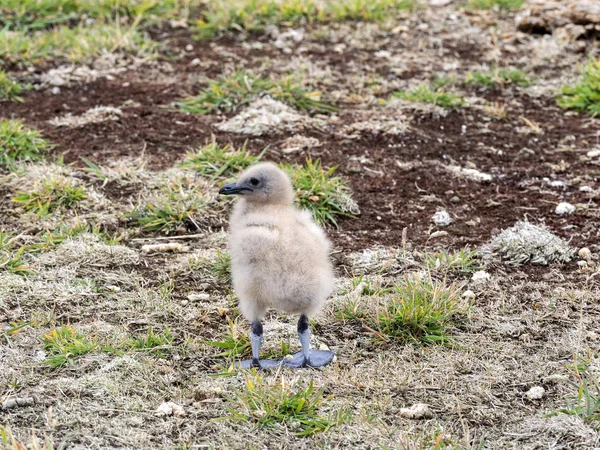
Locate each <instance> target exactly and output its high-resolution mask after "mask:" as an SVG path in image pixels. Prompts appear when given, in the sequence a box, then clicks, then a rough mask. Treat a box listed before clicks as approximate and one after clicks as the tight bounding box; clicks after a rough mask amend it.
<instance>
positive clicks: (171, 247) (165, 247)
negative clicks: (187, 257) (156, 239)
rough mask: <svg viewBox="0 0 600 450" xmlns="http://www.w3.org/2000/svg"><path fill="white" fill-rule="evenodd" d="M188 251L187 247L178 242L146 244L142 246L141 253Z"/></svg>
mask: <svg viewBox="0 0 600 450" xmlns="http://www.w3.org/2000/svg"><path fill="white" fill-rule="evenodd" d="M186 251H188V247H186V246H185V245H183V244H180V243H178V242H169V243H166V244H146V245H143V246H142V253H166V252H172V253H182V252H186Z"/></svg>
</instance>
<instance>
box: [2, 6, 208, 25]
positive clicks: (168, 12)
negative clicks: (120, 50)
mask: <svg viewBox="0 0 600 450" xmlns="http://www.w3.org/2000/svg"><path fill="white" fill-rule="evenodd" d="M189 3H190V2H189V1H187V2H186V1H178V0H148V1H139V0H118V1H115V0H2V1H1V2H0V13H1V14H0V28H7V29H13V30H14V29H27V30H40V29H46V28H49V27H52V26H57V25H61V24H64V25H69V23H72V22H80V21H81V19H82V18H84V17H85V18H93V19H99V20H101V21H102V20H105V21H108V20H112V19H113V18H117V17H118V18H120V19H122V18H128V19H130V20H136V21H140V20H142V19H145V20H147V19H152V18H153V17H157V18H161V19H164V18H169V19H170V18H174V17H177V16H180V15H184V16H187V8H188V5H189ZM196 3H198V2H194V4H196Z"/></svg>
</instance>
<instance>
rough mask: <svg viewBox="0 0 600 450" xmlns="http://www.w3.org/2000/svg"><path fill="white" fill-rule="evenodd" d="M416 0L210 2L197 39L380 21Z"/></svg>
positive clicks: (204, 13) (197, 26)
mask: <svg viewBox="0 0 600 450" xmlns="http://www.w3.org/2000/svg"><path fill="white" fill-rule="evenodd" d="M418 6H419V2H418V0H330V1H327V2H320V1H315V0H279V1H275V0H237V1H229V2H213V3H209V6H208V8H206V10H205V11H204V12H203V18H202V19H201V20H198V21H197V23H196V26H195V30H196V36H197V38H198V39H210V38H213V37H215V36H217V35H219V34H221V33H223V32H225V31H240V30H244V31H247V32H252V31H263V30H265V29H266V27H267V26H269V25H277V26H299V25H303V24H311V23H331V22H342V21H350V20H356V21H369V22H379V21H383V20H385V19H388V18H389V17H391V16H393V15H394V13H396V12H397V11H402V10H412V9H415V8H416V7H418Z"/></svg>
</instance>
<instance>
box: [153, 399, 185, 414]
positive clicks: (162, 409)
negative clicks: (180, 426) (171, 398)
mask: <svg viewBox="0 0 600 450" xmlns="http://www.w3.org/2000/svg"><path fill="white" fill-rule="evenodd" d="M155 415H157V416H177V417H183V416H185V410H184V409H183V407H182V406H181V405H178V404H177V403H175V402H165V403H163V404H161V405H160V406H159V407H158V408H156V411H155Z"/></svg>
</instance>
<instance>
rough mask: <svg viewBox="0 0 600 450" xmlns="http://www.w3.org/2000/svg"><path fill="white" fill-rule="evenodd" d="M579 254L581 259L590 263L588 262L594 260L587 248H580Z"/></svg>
mask: <svg viewBox="0 0 600 450" xmlns="http://www.w3.org/2000/svg"><path fill="white" fill-rule="evenodd" d="M577 254H578V255H579V257H580V258H581V259H585V260H586V261H588V260H590V259H591V258H592V252H591V250H590V249H589V248H587V247H582V248H580V249H579V252H578V253H577Z"/></svg>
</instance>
